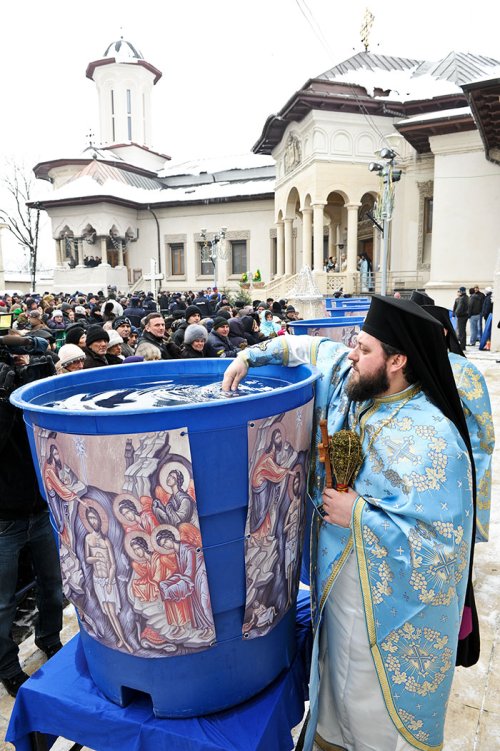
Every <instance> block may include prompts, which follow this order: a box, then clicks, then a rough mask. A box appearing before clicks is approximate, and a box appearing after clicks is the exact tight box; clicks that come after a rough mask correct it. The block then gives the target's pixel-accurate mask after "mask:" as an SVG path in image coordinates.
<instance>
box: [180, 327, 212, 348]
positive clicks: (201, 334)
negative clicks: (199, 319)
mask: <svg viewBox="0 0 500 751" xmlns="http://www.w3.org/2000/svg"><path fill="white" fill-rule="evenodd" d="M207 338H208V331H207V330H206V328H205V327H204V326H200V325H199V324H198V323H190V324H189V326H188V327H187V329H186V330H185V332H184V344H192V342H194V341H195V340H196V339H203V341H205V342H206V341H207Z"/></svg>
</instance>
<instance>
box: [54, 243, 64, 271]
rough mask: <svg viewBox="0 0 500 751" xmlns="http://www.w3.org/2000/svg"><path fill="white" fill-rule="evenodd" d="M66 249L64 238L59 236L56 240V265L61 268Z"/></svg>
mask: <svg viewBox="0 0 500 751" xmlns="http://www.w3.org/2000/svg"><path fill="white" fill-rule="evenodd" d="M65 250H66V240H65V239H64V238H63V237H60V238H59V239H58V240H56V267H57V268H59V269H62V268H63V266H64V256H65V253H64V251H65Z"/></svg>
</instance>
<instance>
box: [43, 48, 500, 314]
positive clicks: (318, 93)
mask: <svg viewBox="0 0 500 751" xmlns="http://www.w3.org/2000/svg"><path fill="white" fill-rule="evenodd" d="M87 76H88V77H89V78H90V79H91V80H93V81H94V82H95V85H96V89H97V94H98V101H99V117H100V138H99V145H94V144H91V145H90V146H89V147H88V148H87V149H86V150H85V151H84V152H83V154H82V155H81V156H80V157H79V158H78V159H69V158H58V159H55V160H51V161H47V162H43V163H40V164H38V165H36V167H35V168H34V171H35V174H36V176H37V177H38V178H41V179H45V180H49V181H50V182H51V183H52V185H53V192H52V194H51V195H50V198H49V199H45V200H44V201H43V202H42V208H43V209H44V210H45V211H46V212H47V213H48V215H49V217H50V219H51V222H52V234H53V237H54V242H55V246H56V269H55V272H54V287H55V289H57V290H59V291H71V290H76V289H79V290H82V291H90V290H93V291H95V290H97V289H100V288H102V287H104V286H105V285H107V284H111V285H114V286H117V288H119V289H121V290H122V291H126V290H128V289H131V288H133V287H134V286H136V287H137V286H139V287H140V288H142V289H145V288H149V286H148V282H146V281H145V277H147V276H148V275H150V272H151V260H153V261H154V264H155V267H156V271H157V272H158V273H159V274H161V275H162V280H161V283H160V286H161V287H162V288H165V289H170V290H182V289H191V290H195V291H196V290H199V289H201V288H205V287H207V286H213V285H214V284H217V286H218V287H219V288H227V289H231V288H233V289H236V288H238V287H239V282H240V280H241V277H242V274H244V273H247V274H248V273H250V274H251V272H256V271H257V270H259V272H260V275H261V278H262V280H263V281H264V283H265V288H266V292H267V293H268V294H270V295H271V296H273V297H275V298H278V297H286V296H288V293H289V292H290V290H291V289H292V288H293V286H294V284H295V279H296V274H297V273H298V272H299V271H300V269H301V268H303V267H304V266H308V267H310V268H311V269H312V270H313V276H314V279H315V282H316V284H317V285H318V287H319V289H320V290H321V291H322V292H323V293H325V294H326V293H331V292H333V291H334V290H335V289H338V288H339V287H342V288H343V289H344V290H345V291H350V292H359V291H361V287H360V278H359V272H358V270H357V261H358V256H359V254H360V253H365V254H366V256H367V257H368V258H369V260H370V261H371V265H372V268H373V272H374V274H373V278H372V279H371V280H370V288H371V289H374V290H376V291H378V290H379V289H380V286H379V285H380V273H379V269H380V266H381V264H382V263H383V262H384V252H385V253H386V254H387V267H388V276H387V279H388V291H392V290H393V289H402V290H404V289H411V288H414V287H419V288H425V289H426V290H427V292H428V294H430V295H431V296H432V297H434V298H435V299H436V301H437V302H438V303H439V304H444V305H450V304H451V303H452V301H453V299H454V296H455V292H456V289H457V286H461V285H465V286H471V285H472V284H475V283H478V284H479V285H480V286H482V287H485V286H493V283H494V274H495V268H496V259H497V253H498V250H499V248H500V239H499V238H500V213H499V212H498V205H499V199H500V110H499V106H498V102H499V97H500V63H499V62H498V61H496V60H492V59H490V58H485V57H481V56H478V55H471V54H460V53H450V55H448V56H447V57H446V58H444V59H443V60H440V61H437V62H429V61H419V60H410V59H406V58H396V57H388V56H382V55H374V54H372V53H369V52H361V53H358V54H357V55H354V56H353V57H352V58H349V60H346V61H345V62H343V63H341V64H339V65H337V66H335V67H334V68H332V69H331V70H329V71H327V72H325V73H324V74H322V75H320V76H318V77H317V78H312V79H309V80H308V81H307V82H306V84H305V85H304V86H303V87H302V88H301V89H299V90H298V91H297V92H295V93H294V94H293V96H292V97H291V98H290V99H289V100H288V102H287V103H286V104H285V105H284V106H283V107H282V109H281V110H280V111H279V112H278V114H277V115H272V116H270V117H269V118H268V120H267V121H266V123H265V124H264V126H263V130H262V133H261V135H260V137H259V138H258V140H257V142H256V143H255V145H254V146H253V149H252V152H253V153H249V154H248V155H245V156H242V157H238V158H235V157H231V158H229V157H228V158H227V159H220V158H219V159H216V160H210V159H206V160H201V161H198V162H193V163H188V162H186V163H183V164H174V163H173V162H172V160H171V159H170V157H168V156H167V155H165V154H161V153H158V152H156V151H154V150H152V148H151V133H152V125H153V124H152V123H151V97H152V96H153V93H154V86H155V84H156V83H157V82H158V81H159V80H160V77H161V72H160V71H159V70H157V69H156V68H155V67H154V66H153V65H152V64H150V63H149V62H147V61H146V60H145V59H144V58H143V56H142V55H141V54H140V52H138V51H137V49H136V48H134V47H133V45H131V44H130V43H128V42H125V41H124V40H119V41H118V42H115V43H113V44H112V45H110V47H109V48H108V49H107V50H106V53H105V54H104V56H103V58H101V59H99V60H96V61H94V62H92V63H90V64H89V66H88V68H87ZM384 149H386V151H383V150H384ZM391 150H392V156H393V158H388V157H387V156H386V159H385V161H384V158H383V156H382V155H384V154H385V155H387V154H389V155H391ZM372 162H380V163H381V164H382V166H385V167H389V168H390V169H389V171H387V170H386V173H387V174H389V175H390V176H391V177H395V176H396V175H397V174H398V173H399V172H400V173H401V177H400V180H399V181H398V182H392V180H391V179H390V177H389V178H388V181H387V185H386V192H385V198H384V201H382V202H381V198H380V196H381V195H384V185H383V183H381V179H380V177H379V176H378V175H377V172H376V171H370V169H369V165H370V163H372ZM388 207H389V209H388ZM381 209H385V213H386V216H385V218H386V225H385V226H386V240H385V242H384V241H383V240H382V236H381V231H380V228H381V227H382V225H383V219H382V217H381ZM388 210H389V214H390V217H389V218H390V220H391V221H387V211H388ZM373 220H375V221H373ZM213 240H215V241H217V240H218V242H213V243H212V241H213ZM207 243H208V244H207ZM329 257H332V258H333V259H334V260H335V261H336V263H337V268H338V271H337V273H331V272H326V271H325V265H326V262H327V259H328V258H329Z"/></svg>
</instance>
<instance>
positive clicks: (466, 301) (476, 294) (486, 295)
mask: <svg viewBox="0 0 500 751" xmlns="http://www.w3.org/2000/svg"><path fill="white" fill-rule="evenodd" d="M492 312H493V289H492V288H491V287H485V290H484V292H482V291H481V290H480V289H479V285H478V284H476V285H475V286H474V287H469V294H467V290H466V288H465V287H459V288H458V290H457V297H456V299H455V302H454V303H453V315H454V316H455V319H456V333H457V337H458V341H459V343H460V346H461V347H462V349H463V350H464V351H465V348H466V346H467V322H468V323H469V346H470V347H475V346H476V344H477V342H479V341H480V340H481V336H482V333H483V328H484V327H485V326H486V323H487V321H488V318H489V316H490V313H492Z"/></svg>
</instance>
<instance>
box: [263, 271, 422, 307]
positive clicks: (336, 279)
mask: <svg viewBox="0 0 500 751" xmlns="http://www.w3.org/2000/svg"><path fill="white" fill-rule="evenodd" d="M313 278H314V282H315V284H316V286H317V288H318V290H319V291H320V292H321V294H322V295H323V296H324V297H332V296H333V295H334V294H335V292H339V291H343V292H350V293H351V294H353V295H364V294H380V288H381V276H380V273H379V272H370V273H369V274H368V276H367V277H366V276H364V277H363V278H361V275H360V273H359V271H356V272H354V273H349V274H348V273H347V272H340V273H334V272H325V271H319V272H318V271H313ZM297 279H298V275H297V274H292V275H289V276H282V277H280V278H279V279H273V280H272V281H270V282H269V283H268V284H266V285H265V287H264V289H260V290H259V294H260V296H261V297H263V298H265V297H272V298H274V299H275V300H281V299H285V300H286V299H288V298H289V297H290V296H291V293H292V292H293V291H294V289H295V287H296V285H297ZM428 281H429V272H428V271H420V270H411V271H390V272H389V273H388V274H387V294H388V295H391V294H393V293H394V292H395V291H399V292H401V293H403V295H404V293H405V292H406V291H407V292H408V294H409V293H410V292H411V291H412V290H414V289H423V287H424V286H425V284H426V283H427V282H428ZM250 289H251V288H250Z"/></svg>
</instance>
